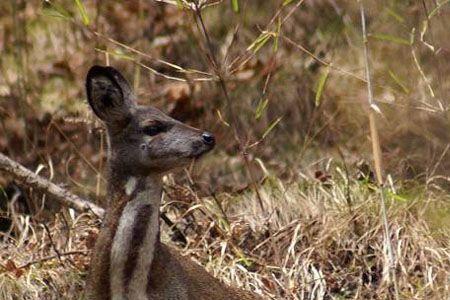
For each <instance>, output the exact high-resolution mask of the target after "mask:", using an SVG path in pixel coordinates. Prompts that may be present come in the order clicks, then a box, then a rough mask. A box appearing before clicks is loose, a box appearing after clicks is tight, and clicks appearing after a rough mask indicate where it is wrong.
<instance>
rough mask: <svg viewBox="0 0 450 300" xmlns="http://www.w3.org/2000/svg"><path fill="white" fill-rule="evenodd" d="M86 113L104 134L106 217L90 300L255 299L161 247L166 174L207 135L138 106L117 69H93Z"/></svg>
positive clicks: (194, 155) (198, 151)
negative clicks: (96, 122)
mask: <svg viewBox="0 0 450 300" xmlns="http://www.w3.org/2000/svg"><path fill="white" fill-rule="evenodd" d="M86 94H87V100H88V103H89V106H90V107H91V109H92V111H93V112H94V114H95V115H96V116H97V117H98V118H99V119H100V120H101V121H102V122H103V124H104V125H105V127H106V133H107V145H108V150H107V164H106V165H107V167H106V173H107V174H106V182H107V186H106V189H107V190H106V198H107V205H108V207H107V210H106V214H105V217H104V219H103V222H102V226H101V229H100V231H99V234H98V237H97V240H96V243H95V246H94V248H93V252H92V256H91V263H90V270H89V274H88V277H87V283H86V289H85V298H86V299H89V300H107V299H113V300H135V299H137V300H144V299H152V300H162V299H164V300H190V299H193V300H194V299H195V300H207V299H217V300H221V299H223V300H225V299H227V300H230V299H231V300H233V299H236V300H250V299H263V298H262V297H261V296H259V295H256V294H253V293H251V292H247V291H244V290H241V289H238V288H236V287H233V286H229V285H226V284H224V283H222V282H221V281H220V280H218V279H217V278H215V277H213V276H212V275H211V274H209V273H208V272H207V271H206V270H205V269H203V268H202V267H201V266H200V265H198V264H197V263H195V262H193V261H192V260H191V259H190V258H188V257H185V256H182V255H181V254H180V253H178V251H177V250H175V249H174V248H173V247H171V246H169V245H166V244H165V243H162V242H161V241H160V223H159V219H160V218H159V215H160V212H159V207H160V202H161V196H162V191H163V183H162V178H163V176H164V175H165V174H167V173H170V172H172V171H174V170H176V169H180V168H183V167H186V166H188V165H189V164H190V163H191V162H192V160H194V159H198V158H200V157H201V156H203V155H204V154H205V153H207V152H209V151H210V150H212V149H213V148H214V146H215V143H216V141H215V137H214V135H213V134H211V133H209V132H207V131H202V130H199V129H197V128H194V127H191V126H189V125H187V124H184V123H182V122H179V121H177V120H175V119H173V118H171V117H170V116H168V115H166V114H165V113H163V112H162V111H160V110H158V109H157V108H155V107H153V106H140V105H138V104H137V101H136V96H135V95H134V93H133V91H132V89H131V86H130V84H129V83H128V82H127V80H126V79H125V78H124V76H123V75H122V74H121V73H120V72H119V71H118V70H116V69H114V68H112V67H109V66H98V65H96V66H93V67H91V68H90V70H89V71H88V73H87V76H86Z"/></svg>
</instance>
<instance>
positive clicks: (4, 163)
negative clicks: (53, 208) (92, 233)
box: [0, 153, 105, 217]
mask: <svg viewBox="0 0 450 300" xmlns="http://www.w3.org/2000/svg"><path fill="white" fill-rule="evenodd" d="M0 171H5V172H6V173H8V174H10V175H12V176H13V177H14V178H15V179H16V180H17V181H19V182H21V183H22V184H24V185H26V186H29V187H31V188H33V189H36V190H38V191H41V192H44V193H45V194H47V195H49V196H50V197H52V198H54V199H55V200H56V201H58V202H59V203H61V204H62V205H64V206H68V207H71V208H73V209H75V210H76V211H79V212H88V211H91V212H93V213H94V214H96V215H97V216H99V217H103V215H104V213H105V211H104V209H103V208H101V207H99V206H97V205H95V204H94V203H92V202H90V201H87V200H85V199H82V198H80V197H78V196H76V195H74V194H72V193H71V192H69V191H67V190H66V189H63V188H61V187H59V186H57V185H56V184H54V183H52V182H51V181H49V180H47V179H45V178H43V177H41V176H39V175H36V174H35V173H33V172H31V171H30V170H28V169H27V168H25V167H24V166H22V165H21V164H19V163H17V162H16V161H14V160H12V159H10V158H9V157H7V156H5V155H3V154H2V153H0Z"/></svg>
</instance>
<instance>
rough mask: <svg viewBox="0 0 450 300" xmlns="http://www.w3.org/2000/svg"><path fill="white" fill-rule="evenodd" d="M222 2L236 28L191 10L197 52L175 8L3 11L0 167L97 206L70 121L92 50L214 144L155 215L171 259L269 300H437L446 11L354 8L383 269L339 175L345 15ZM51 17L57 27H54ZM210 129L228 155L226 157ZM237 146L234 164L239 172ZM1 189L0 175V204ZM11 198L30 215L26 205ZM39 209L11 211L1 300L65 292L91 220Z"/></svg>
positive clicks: (421, 6) (80, 281)
mask: <svg viewBox="0 0 450 300" xmlns="http://www.w3.org/2000/svg"><path fill="white" fill-rule="evenodd" d="M238 2H239V4H240V12H239V13H236V12H234V11H233V10H232V9H231V5H230V1H223V2H222V3H220V4H219V5H216V6H213V7H209V8H207V9H205V10H204V11H203V12H202V16H203V21H204V25H205V30H206V31H207V32H208V34H209V39H210V41H209V43H208V42H207V41H205V37H204V35H203V34H202V33H204V31H205V30H202V29H200V28H199V27H198V25H199V24H198V23H196V22H195V18H194V17H193V13H192V11H188V10H180V9H178V8H177V7H176V6H173V5H165V4H162V3H156V2H152V1H139V0H133V1H127V2H126V3H125V2H123V3H122V2H117V1H111V2H109V1H98V3H99V4H98V5H96V3H97V2H96V1H80V2H79V3H83V4H84V5H85V9H86V12H87V17H88V18H89V19H90V23H89V25H85V24H84V23H83V22H85V21H86V20H84V17H83V15H82V13H81V12H82V9H80V7H77V6H76V4H75V2H74V1H71V0H62V1H45V3H43V2H41V1H38V0H32V1H24V0H17V1H13V0H10V1H3V2H1V3H0V9H1V11H2V12H4V14H2V15H0V28H2V29H1V30H0V49H1V51H2V55H1V60H0V72H1V73H0V74H1V76H0V151H1V152H2V153H5V154H7V155H9V156H11V157H13V158H14V159H17V160H19V161H20V162H22V163H23V164H25V165H26V166H27V167H29V168H30V169H33V170H37V169H38V170H39V172H40V174H41V175H43V176H46V177H48V178H50V179H51V180H53V181H55V182H63V183H64V184H65V185H66V186H67V188H68V189H70V190H72V191H74V192H75V193H77V194H80V195H82V196H84V197H86V198H90V199H94V200H95V201H96V202H97V203H99V204H101V203H102V201H103V200H104V196H103V195H104V181H102V179H101V174H102V172H103V169H104V165H105V164H104V156H105V151H104V149H105V148H104V140H105V138H104V137H105V136H104V132H103V131H102V129H101V128H100V126H99V124H97V123H95V122H94V121H92V120H93V118H92V116H91V115H89V114H88V112H87V111H88V109H87V107H86V105H85V103H86V101H85V95H84V91H83V80H84V76H85V73H86V70H87V69H88V68H89V67H90V66H91V65H92V64H93V63H102V64H104V63H105V53H108V54H109V55H108V57H109V60H110V62H111V64H112V65H114V66H116V67H118V68H119V69H121V70H122V71H123V72H124V74H126V77H127V78H129V79H130V81H132V83H133V86H134V87H135V88H136V92H137V95H138V98H139V102H140V103H141V104H152V105H155V106H157V107H160V108H163V110H165V111H167V112H170V113H171V114H172V115H173V116H176V117H177V118H182V119H183V121H186V122H188V123H190V124H193V125H195V126H198V127H202V128H208V130H211V131H213V132H214V133H215V134H216V136H217V140H218V142H219V145H218V147H217V150H215V151H214V153H212V154H211V155H209V156H208V157H207V158H205V161H204V164H202V165H201V168H202V169H201V170H200V172H198V173H197V174H195V173H194V174H192V173H190V172H188V171H187V172H186V173H187V174H189V176H177V177H176V178H177V180H173V179H171V178H169V179H168V180H167V197H166V199H165V200H166V204H165V206H164V207H163V210H164V211H166V212H168V214H169V216H170V217H171V218H172V219H173V220H177V221H178V223H177V224H178V226H179V227H180V228H182V229H183V230H184V232H185V234H186V236H187V238H188V244H187V245H186V246H183V247H182V246H181V245H178V247H180V250H181V251H183V252H184V253H185V254H186V255H189V256H191V257H192V258H193V259H195V260H197V261H198V262H199V263H201V264H202V265H204V266H205V267H206V268H207V269H208V270H209V271H210V272H212V273H213V274H215V275H217V276H218V277H220V278H221V279H223V280H224V281H226V282H232V283H233V284H235V285H239V286H243V287H245V288H247V289H249V290H254V291H256V292H258V293H262V294H264V295H266V296H267V297H269V298H270V297H272V298H275V299H391V298H392V299H394V298H395V295H394V294H395V293H394V290H395V289H394V285H393V283H392V282H388V280H387V278H388V277H387V274H388V273H389V271H391V272H394V273H395V275H396V276H395V278H396V283H397V290H398V294H399V298H400V299H439V300H440V299H448V298H449V297H450V287H449V285H450V262H449V259H450V258H449V256H450V244H449V239H448V236H449V235H450V222H449V216H450V208H449V202H450V198H449V194H448V190H449V186H450V177H449V170H450V151H449V149H450V145H449V140H450V131H449V130H448V128H449V126H450V118H449V113H450V109H449V108H450V104H449V102H448V99H449V98H448V95H449V93H450V80H448V79H447V78H448V74H450V63H449V60H448V53H450V42H449V41H450V40H449V39H448V20H450V19H449V18H448V16H449V15H450V3H448V1H431V0H424V1H416V2H411V1H387V0H386V1H365V6H366V13H367V31H368V32H367V33H368V46H369V48H370V57H367V58H368V59H369V60H370V62H371V71H372V79H373V93H374V95H373V96H374V99H375V101H376V103H377V105H378V106H379V107H380V109H381V111H382V115H380V116H379V118H378V119H377V122H378V124H377V125H378V128H379V130H380V132H379V133H380V142H381V150H382V154H383V157H382V160H383V163H384V166H385V170H384V171H385V174H391V175H390V176H389V177H388V180H387V187H386V189H385V191H384V192H385V198H386V202H387V208H388V209H387V220H388V225H389V232H390V236H389V240H390V241H391V243H392V246H393V247H392V248H393V257H394V261H393V262H389V261H388V259H389V258H388V255H387V254H388V253H387V249H386V246H387V241H386V237H385V236H384V233H383V224H382V221H381V220H382V218H381V217H380V207H379V205H380V195H379V193H378V192H377V189H376V188H374V187H373V186H372V183H370V178H369V179H367V180H357V179H356V177H357V176H356V175H355V176H354V175H353V173H354V172H356V171H354V169H356V167H354V165H356V162H358V161H360V160H361V159H366V160H369V159H368V158H369V157H370V156H371V154H370V153H371V151H370V140H369V139H368V132H369V129H368V128H367V127H366V124H367V121H366V118H367V104H366V103H367V101H366V100H365V99H366V98H367V92H366V81H365V80H364V55H363V43H362V39H361V28H360V27H361V26H360V16H359V12H358V4H357V1H334V0H306V1H292V2H291V3H290V4H289V5H286V6H282V5H281V4H280V3H281V1H253V0H251V1H250V0H249V1H243V0H240V1H238ZM51 3H53V4H54V3H56V4H58V5H59V6H58V7H59V9H62V10H60V12H59V13H61V12H63V13H64V14H65V13H67V15H63V16H61V15H59V16H58V17H55V15H58V11H57V10H55V9H54V8H53V9H52V8H51V5H50V4H51ZM437 3H444V5H439V6H436V4H437ZM294 8H295V9H294ZM197 21H198V15H197ZM425 25H427V26H425ZM262 41H264V42H262ZM211 53H212V54H213V55H211ZM211 56H215V60H216V62H212V61H211V59H210V57H211ZM216 63H217V64H219V65H220V66H219V67H217V66H214V65H215V64H216ZM175 64H176V65H175ZM215 67H216V68H215ZM218 75H220V76H222V79H223V81H224V83H225V90H227V92H228V93H229V99H226V97H224V96H223V89H222V88H221V87H220V86H219V85H218V84H217V77H218ZM175 80H177V81H176V82H175ZM179 80H181V81H183V82H182V83H180V81H179ZM320 82H322V84H319V83H320ZM319 90H320V92H319ZM230 108H232V109H230ZM232 110H234V111H235V113H233V112H231V113H230V111H232ZM233 114H234V115H235V116H233ZM280 117H282V118H281V121H280V122H279V123H277V124H276V126H274V127H273V128H272V130H271V131H270V134H266V133H267V130H268V128H270V126H271V125H273V124H274V121H276V120H279V118H280ZM227 123H233V124H232V125H234V128H235V129H237V130H239V131H241V134H242V135H243V136H244V137H245V138H243V139H242V140H241V141H240V142H236V141H235V139H234V138H233V136H234V135H235V133H234V132H233V130H232V129H233V128H230V127H228V126H227ZM262 136H265V138H264V139H261V137H262ZM241 138H242V137H241ZM250 145H252V147H249V146H250ZM238 146H239V147H240V148H241V150H242V148H245V147H249V148H248V149H247V150H248V152H249V153H248V159H249V163H248V164H249V166H246V164H245V163H244V161H243V159H242V158H241V157H240V156H239V152H240V151H238V148H239V147H238ZM331 158H332V159H331ZM330 161H332V163H331V165H330V164H329V162H330ZM335 161H339V162H340V163H335ZM343 161H346V162H347V164H348V168H349V170H348V172H347V167H345V168H344V166H343V165H344V163H343ZM341 164H342V165H341ZM339 166H340V167H339ZM247 167H248V168H251V169H252V171H253V173H254V177H255V178H254V179H256V182H257V183H258V187H259V191H260V193H261V196H260V198H261V200H262V206H263V207H264V208H265V210H264V211H261V210H260V205H259V204H258V200H257V198H258V197H256V195H255V194H254V193H255V190H254V189H253V188H249V183H248V182H249V180H248V178H247V176H246V175H245V173H246V172H245V171H246V169H248V168H247ZM369 169H370V167H369ZM299 170H306V171H304V172H305V173H308V172H311V173H312V174H314V172H316V171H318V170H321V171H320V172H321V173H320V174H318V173H317V174H316V175H318V176H313V175H308V174H306V175H305V174H304V173H302V172H300V171H299ZM369 171H370V170H369ZM347 173H351V174H349V175H347ZM328 174H331V176H332V177H331V178H328ZM181 175H183V174H181ZM185 177H189V180H187V179H186V178H185ZM315 177H318V179H319V180H317V179H316V178H315ZM369 177H370V176H369ZM92 178H95V179H96V180H95V181H93V180H92ZM391 178H394V179H399V181H398V182H395V183H393V180H391ZM191 179H193V181H192V180H191ZM9 182H10V178H6V177H1V176H0V186H1V187H7V186H9ZM193 183H195V184H193ZM211 194H214V195H215V196H214V197H212V196H211ZM27 195H28V197H27V199H28V200H30V201H31V202H32V203H33V205H34V206H38V207H39V206H40V200H42V196H41V195H39V194H37V193H35V192H28V193H27ZM2 196H3V195H2V194H0V199H3V197H2ZM12 198H14V197H12ZM0 204H3V202H0ZM47 204H48V203H47ZM0 207H1V205H0ZM38 211H39V216H36V215H34V216H32V217H31V216H25V215H22V214H20V213H19V214H13V216H14V233H15V235H14V236H13V237H12V236H5V237H4V242H1V243H0V249H1V250H0V264H1V267H0V299H5V300H6V299H61V298H67V299H73V298H77V297H78V296H79V295H81V294H80V293H81V291H82V289H83V285H84V280H85V276H86V268H87V266H88V263H89V262H88V261H89V255H88V253H87V251H89V249H90V248H91V247H92V243H93V239H94V237H95V234H96V232H97V230H98V224H99V222H98V220H95V219H94V218H93V217H92V216H89V215H83V216H76V214H75V215H74V214H71V213H69V212H67V211H65V210H63V212H60V213H58V214H57V215H56V216H52V215H51V213H50V214H48V213H47V216H46V217H42V215H40V214H41V212H42V211H41V210H38ZM51 211H52V210H51ZM2 213H3V212H2ZM38 220H39V221H38ZM39 222H42V223H39ZM43 224H47V225H46V226H47V228H48V230H47V229H45V226H44V225H43ZM164 232H165V233H167V235H166V236H165V240H166V241H169V242H170V243H174V244H175V242H174V241H171V239H172V238H171V236H170V234H169V233H170V232H171V231H170V230H169V229H168V228H165V229H164ZM49 233H50V234H51V238H50V235H49ZM55 249H56V250H55ZM56 251H58V253H59V255H60V256H61V257H58V255H57V253H56ZM55 255H56V256H55ZM45 258H49V259H48V260H45V261H41V260H42V259H45ZM28 264H29V265H28ZM390 265H393V266H394V267H395V269H394V270H388V268H387V266H390ZM21 267H22V268H21Z"/></svg>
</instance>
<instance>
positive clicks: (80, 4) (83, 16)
mask: <svg viewBox="0 0 450 300" xmlns="http://www.w3.org/2000/svg"><path fill="white" fill-rule="evenodd" d="M75 3H76V5H77V8H78V11H79V12H80V15H81V20H82V21H83V24H84V25H86V26H88V25H89V23H90V21H89V16H88V14H87V11H86V8H85V7H84V5H83V2H81V0H75Z"/></svg>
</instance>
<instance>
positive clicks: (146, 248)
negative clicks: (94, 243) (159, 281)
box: [110, 177, 161, 300]
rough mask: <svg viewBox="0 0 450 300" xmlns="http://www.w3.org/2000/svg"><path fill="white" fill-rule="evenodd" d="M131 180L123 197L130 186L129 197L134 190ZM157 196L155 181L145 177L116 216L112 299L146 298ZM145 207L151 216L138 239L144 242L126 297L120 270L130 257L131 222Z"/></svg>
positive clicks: (158, 193)
mask: <svg viewBox="0 0 450 300" xmlns="http://www.w3.org/2000/svg"><path fill="white" fill-rule="evenodd" d="M133 178H134V177H131V178H130V179H129V180H128V181H127V183H126V184H125V193H127V194H128V192H129V191H128V190H127V189H128V188H129V190H131V188H132V186H134V188H133V191H131V192H130V194H129V195H131V194H132V193H133V192H134V189H136V187H137V179H136V178H134V179H133ZM133 182H134V183H133ZM160 197H161V184H160V183H159V181H156V180H153V179H151V178H147V179H146V184H145V188H144V190H142V191H138V192H137V193H136V196H135V198H134V199H132V200H130V201H129V202H128V203H127V204H126V206H125V208H124V210H123V212H122V215H121V216H120V219H119V225H118V227H117V230H116V234H115V236H114V240H113V244H112V247H111V266H110V280H111V284H110V286H111V296H112V299H113V300H122V299H142V298H144V297H145V295H146V289H147V275H148V273H149V271H150V265H151V263H152V260H153V254H154V250H155V244H156V242H157V241H156V239H157V235H158V229H159V226H158V218H159V204H160V200H161V199H160ZM148 204H151V205H152V207H153V208H154V209H153V210H152V214H151V216H148V217H149V218H150V221H149V222H148V228H147V233H146V236H145V237H142V238H143V239H144V242H143V244H142V246H141V249H140V250H139V254H138V258H137V264H136V269H135V270H134V272H133V277H132V278H131V280H130V282H129V289H128V291H129V295H125V287H124V268H125V264H126V262H127V259H128V256H129V254H130V249H129V247H130V245H131V238H132V234H133V227H134V221H135V220H136V219H137V216H138V213H139V210H140V209H141V208H142V207H143V206H145V205H148Z"/></svg>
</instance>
